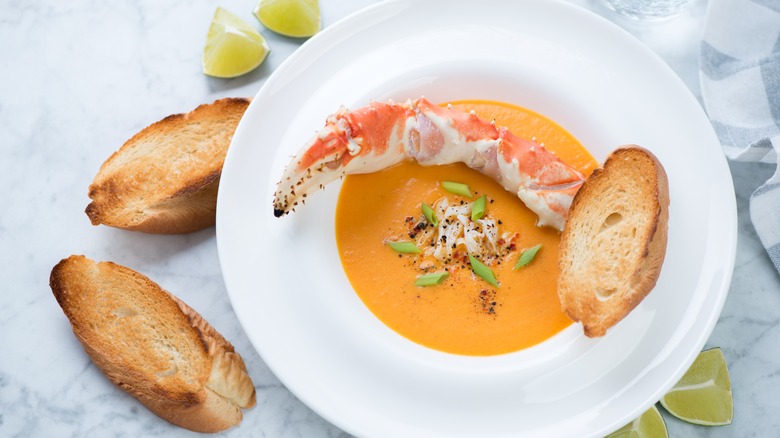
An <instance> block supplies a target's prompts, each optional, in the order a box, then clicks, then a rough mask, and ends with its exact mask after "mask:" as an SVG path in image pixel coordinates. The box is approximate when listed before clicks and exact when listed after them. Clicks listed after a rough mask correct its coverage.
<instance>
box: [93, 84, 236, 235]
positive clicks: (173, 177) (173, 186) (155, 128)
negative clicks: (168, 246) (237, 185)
mask: <svg viewBox="0 0 780 438" xmlns="http://www.w3.org/2000/svg"><path fill="white" fill-rule="evenodd" d="M249 102H250V100H249V99H245V98H226V99H219V100H216V101H214V102H213V103H211V104H204V105H200V106H199V107H197V108H196V109H194V110H193V111H191V112H189V113H187V114H174V115H170V116H168V117H165V118H164V119H162V120H160V121H158V122H155V123H153V124H151V125H149V126H147V127H146V128H144V129H143V130H141V131H140V132H138V133H137V134H135V135H134V136H133V137H132V138H130V139H129V140H128V141H126V142H125V143H124V144H123V145H122V147H121V148H120V149H119V150H118V151H116V152H114V153H113V154H112V155H111V156H110V157H109V158H108V159H107V160H106V161H105V162H104V163H103V165H102V166H101V167H100V170H99V171H98V173H97V175H96V176H95V178H94V180H93V181H92V184H90V186H89V193H88V194H89V197H90V199H92V202H91V203H90V204H89V205H88V206H87V208H86V210H85V212H86V214H87V216H89V219H90V221H91V222H92V224H93V225H99V224H103V225H108V226H112V227H117V228H122V229H127V230H133V231H142V232H146V233H156V234H181V233H190V232H193V231H198V230H201V229H203V228H207V227H210V226H213V225H214V223H215V222H216V205H217V190H218V187H219V178H220V176H221V174H222V165H223V164H224V161H225V155H226V154H227V149H228V146H229V145H230V142H231V140H232V138H233V133H234V132H235V129H236V126H237V125H238V122H239V121H240V120H241V117H242V116H243V114H244V112H245V111H246V108H247V107H248V105H249Z"/></svg>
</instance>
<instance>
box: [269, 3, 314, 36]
mask: <svg viewBox="0 0 780 438" xmlns="http://www.w3.org/2000/svg"><path fill="white" fill-rule="evenodd" d="M255 17H257V19H258V20H260V22H261V23H263V26H265V27H267V28H269V29H271V30H272V31H274V32H276V33H280V34H282V35H285V36H289V37H310V36H312V35H314V34H315V33H317V32H319V31H320V4H319V2H318V0H260V3H258V4H257V6H256V7H255Z"/></svg>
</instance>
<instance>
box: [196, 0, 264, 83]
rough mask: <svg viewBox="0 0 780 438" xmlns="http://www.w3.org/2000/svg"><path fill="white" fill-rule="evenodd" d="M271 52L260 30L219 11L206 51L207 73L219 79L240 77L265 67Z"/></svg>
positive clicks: (209, 35)
mask: <svg viewBox="0 0 780 438" xmlns="http://www.w3.org/2000/svg"><path fill="white" fill-rule="evenodd" d="M269 51H270V49H269V48H268V43H267V42H266V41H265V39H264V38H263V36H262V35H260V32H258V31H257V29H255V28H254V27H252V26H250V25H249V24H247V22H246V21H244V20H242V19H240V18H238V17H237V16H236V15H234V14H233V13H231V12H229V11H227V10H225V9H222V8H220V7H217V11H216V12H215V13H214V19H213V20H212V21H211V27H209V33H208V35H207V36H206V46H205V47H204V48H203V73H205V74H207V75H209V76H215V77H218V78H233V77H236V76H240V75H242V74H244V73H248V72H250V71H252V70H254V69H255V68H257V66H259V65H260V64H262V63H263V61H264V60H265V58H266V56H268V52H269Z"/></svg>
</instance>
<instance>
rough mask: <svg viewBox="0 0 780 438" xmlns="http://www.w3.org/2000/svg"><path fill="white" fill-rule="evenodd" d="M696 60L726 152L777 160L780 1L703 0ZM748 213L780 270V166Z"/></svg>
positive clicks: (779, 143)
mask: <svg viewBox="0 0 780 438" xmlns="http://www.w3.org/2000/svg"><path fill="white" fill-rule="evenodd" d="M700 61H701V62H700V68H701V71H700V78H701V88H702V98H703V102H704V108H705V110H706V111H707V114H708V115H709V117H710V120H711V121H712V125H713V126H714V128H715V132H716V133H717V135H718V138H719V139H720V143H721V145H722V146H723V151H724V152H725V154H726V156H728V158H729V159H732V160H735V161H751V162H764V163H776V164H780V0H710V3H709V6H708V11H707V17H706V22H705V27H704V38H703V41H702V45H701V59H700ZM778 169H780V167H778ZM750 218H751V220H752V222H753V226H754V227H755V229H756V232H757V233H758V236H759V237H760V239H761V242H762V243H763V244H764V247H765V248H766V250H767V253H768V254H769V257H770V258H771V259H772V262H773V263H774V265H775V268H776V269H777V270H778V272H780V170H775V174H774V175H773V176H772V177H771V178H770V179H769V180H768V181H767V182H766V183H765V184H764V185H763V186H761V187H759V188H757V190H756V191H755V192H753V194H752V196H751V197H750Z"/></svg>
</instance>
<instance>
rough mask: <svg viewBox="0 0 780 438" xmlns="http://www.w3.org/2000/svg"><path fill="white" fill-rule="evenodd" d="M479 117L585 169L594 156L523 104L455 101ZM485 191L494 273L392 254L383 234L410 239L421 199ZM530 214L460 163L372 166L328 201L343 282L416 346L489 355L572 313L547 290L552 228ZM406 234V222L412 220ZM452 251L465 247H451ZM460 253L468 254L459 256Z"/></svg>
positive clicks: (553, 252) (543, 334)
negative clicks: (333, 204) (430, 281)
mask: <svg viewBox="0 0 780 438" xmlns="http://www.w3.org/2000/svg"><path fill="white" fill-rule="evenodd" d="M452 105H453V106H454V107H455V108H457V109H460V110H464V111H469V110H474V111H475V112H476V113H477V115H478V116H479V117H481V118H483V119H486V120H495V121H496V124H498V125H501V126H506V127H508V128H509V129H510V130H511V131H512V132H513V133H515V134H516V135H518V136H520V137H525V138H534V137H535V138H536V140H537V141H538V142H539V143H544V145H545V147H546V148H547V149H548V150H550V151H553V152H555V153H556V154H557V155H558V156H559V157H560V158H561V159H562V160H563V161H565V162H567V163H568V164H570V165H571V166H573V167H574V168H576V169H577V170H579V171H580V172H582V173H583V174H584V175H588V174H590V172H592V171H593V169H594V168H595V167H596V165H597V163H596V161H595V160H594V159H593V157H592V156H591V155H590V153H588V151H587V150H586V149H585V148H583V147H582V145H581V144H580V143H579V142H578V141H577V140H576V139H575V138H574V137H572V136H571V135H570V134H569V133H568V132H567V131H566V130H564V129H563V128H561V127H560V126H558V125H557V124H556V123H554V122H553V121H551V120H549V119H547V118H545V117H543V116H541V115H539V114H537V113H535V112H533V111H530V110H527V109H524V108H520V107H517V106H513V105H509V104H505V103H500V102H493V101H459V102H453V103H452ZM442 181H456V182H459V183H464V184H467V185H468V186H469V187H470V188H471V191H472V192H473V194H474V197H473V198H472V199H467V198H464V197H462V196H458V195H453V194H452V193H449V192H447V191H445V190H444V189H443V188H442V186H441V182H442ZM482 195H486V196H487V199H488V203H487V208H486V216H485V217H486V218H490V219H492V220H493V221H494V222H493V223H495V224H496V225H497V227H498V236H504V238H502V240H500V242H501V244H502V253H501V254H500V255H497V256H496V257H495V259H493V260H491V261H490V264H489V267H490V269H491V270H492V271H493V273H494V274H495V277H496V278H497V280H498V282H499V286H498V287H494V286H492V285H490V284H489V283H488V282H486V281H485V280H483V279H482V278H480V277H478V276H476V275H475V274H474V273H473V272H472V269H471V267H470V266H469V265H468V263H466V262H465V261H464V262H453V261H452V260H448V261H446V262H441V261H440V260H436V259H432V258H431V257H430V256H428V257H426V256H425V255H424V254H401V253H398V252H395V251H393V250H392V249H391V248H390V247H389V246H388V245H387V244H386V243H385V242H386V241H387V240H391V241H394V240H398V241H402V240H406V241H409V240H411V239H410V224H416V223H420V222H423V221H424V219H423V218H424V216H423V214H422V212H421V203H423V202H425V203H427V204H429V205H431V206H434V205H436V203H437V202H441V201H442V198H445V197H446V198H447V201H448V202H449V203H450V204H459V203H460V202H461V201H463V202H465V203H468V202H473V201H474V200H475V199H477V198H478V197H480V196H482ZM536 219H537V218H536V215H535V214H534V213H533V212H531V211H530V210H529V209H528V208H526V207H525V205H523V203H522V202H521V201H520V199H518V198H517V196H515V195H513V194H512V193H509V192H507V191H506V190H504V188H503V187H501V186H500V185H499V184H498V183H496V182H495V181H493V180H492V179H490V178H488V177H486V176H483V175H482V174H480V173H479V172H477V171H474V170H471V169H469V168H468V167H466V166H465V165H463V164H453V165H446V166H431V167H423V166H420V165H418V164H416V163H414V162H405V163H402V164H400V165H396V166H394V167H392V168H390V169H386V170H384V171H381V172H377V173H372V174H364V175H350V176H347V177H346V178H345V179H344V184H343V186H342V188H341V193H340V195H339V202H338V207H337V210H336V240H337V243H338V247H339V253H340V254H341V262H342V265H343V267H344V270H345V272H346V275H347V277H348V278H349V281H350V283H351V284H352V287H353V288H354V290H355V292H356V293H357V294H358V296H359V297H360V299H361V300H362V301H363V303H365V305H366V306H367V307H368V308H369V309H370V310H371V312H373V313H374V315H376V317H377V318H379V319H380V320H381V321H382V322H384V323H385V324H386V325H387V326H388V327H390V328H392V329H393V330H395V331H396V332H397V333H399V334H401V335H403V336H404V337H406V338H408V339H409V340H411V341H414V342H416V343H419V344H422V345H424V346H427V347H430V348H433V349H436V350H440V351H444V352H449V353H455V354H463V355H478V356H486V355H496V354H502V353H508V352H512V351H517V350H520V349H523V348H526V347H530V346H532V345H535V344H538V343H540V342H542V341H544V340H545V339H547V338H549V337H551V336H553V335H554V334H556V333H558V332H559V331H561V330H562V329H564V328H565V327H567V326H568V325H569V324H571V321H570V320H569V319H568V318H567V317H566V316H565V315H564V314H563V313H561V310H560V304H559V302H558V296H557V293H556V280H557V277H558V268H557V258H558V242H559V238H560V237H559V236H560V234H559V232H558V231H557V230H555V229H552V228H549V227H543V228H540V227H537V226H536V225H535V224H536ZM411 232H413V233H414V230H413V229H411ZM538 244H541V245H542V247H541V249H540V250H539V252H538V253H537V255H536V257H535V258H534V259H533V261H532V262H531V263H530V264H528V265H527V266H525V267H523V268H520V269H518V270H513V267H514V266H515V264H516V262H517V260H518V258H519V256H520V254H521V253H522V251H523V250H524V249H528V248H531V247H533V246H535V245H538ZM456 254H458V255H457V256H456V257H455V260H458V259H459V258H460V259H461V260H462V257H463V256H464V255H465V250H464V251H460V248H458V249H457V250H456ZM466 260H467V259H466ZM445 268H446V269H447V270H448V271H449V272H450V275H449V277H447V278H446V279H445V280H444V281H443V282H442V283H440V284H438V285H434V286H427V287H421V286H416V285H415V280H416V278H417V277H418V276H420V275H422V274H425V273H426V272H433V271H442V270H443V269H445Z"/></svg>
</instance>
